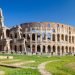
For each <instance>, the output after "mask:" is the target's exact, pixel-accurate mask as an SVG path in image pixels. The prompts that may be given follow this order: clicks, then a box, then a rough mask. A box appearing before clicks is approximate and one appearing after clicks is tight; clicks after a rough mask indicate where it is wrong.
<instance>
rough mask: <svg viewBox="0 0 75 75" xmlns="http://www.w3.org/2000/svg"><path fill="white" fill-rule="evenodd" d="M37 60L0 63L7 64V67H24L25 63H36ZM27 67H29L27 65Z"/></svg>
mask: <svg viewBox="0 0 75 75" xmlns="http://www.w3.org/2000/svg"><path fill="white" fill-rule="evenodd" d="M34 62H35V61H22V62H21V61H20V62H16V63H11V64H2V63H1V64H0V66H5V67H11V68H24V67H23V65H25V64H31V63H34ZM26 68H27V67H26Z"/></svg>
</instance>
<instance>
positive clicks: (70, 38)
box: [32, 33, 75, 43]
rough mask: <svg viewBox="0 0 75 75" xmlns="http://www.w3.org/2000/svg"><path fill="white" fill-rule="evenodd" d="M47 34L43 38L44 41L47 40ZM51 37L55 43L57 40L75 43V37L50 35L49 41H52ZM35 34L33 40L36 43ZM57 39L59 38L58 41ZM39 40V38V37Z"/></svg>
mask: <svg viewBox="0 0 75 75" xmlns="http://www.w3.org/2000/svg"><path fill="white" fill-rule="evenodd" d="M40 36H41V35H39V37H40ZM46 36H47V35H46V34H45V35H44V36H43V38H42V39H44V40H45V39H46ZM51 36H52V41H55V40H57V41H60V40H63V41H69V43H71V42H72V43H74V38H75V37H74V36H68V35H64V34H61V35H60V34H57V36H56V34H52V35H51V34H50V36H49V35H48V36H47V38H49V39H48V40H51ZM60 36H61V38H60ZM35 37H36V36H35V34H34V33H33V34H32V40H33V41H35ZM56 37H57V39H56ZM37 38H38V37H37Z"/></svg>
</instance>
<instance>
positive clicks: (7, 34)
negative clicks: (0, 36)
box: [6, 29, 10, 37]
mask: <svg viewBox="0 0 75 75" xmlns="http://www.w3.org/2000/svg"><path fill="white" fill-rule="evenodd" d="M9 34H10V30H8V29H7V30H6V36H7V37H9Z"/></svg>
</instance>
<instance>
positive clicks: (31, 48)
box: [30, 44, 32, 53]
mask: <svg viewBox="0 0 75 75" xmlns="http://www.w3.org/2000/svg"><path fill="white" fill-rule="evenodd" d="M30 48H31V53H32V44H30Z"/></svg>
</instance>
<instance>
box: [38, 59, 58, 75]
mask: <svg viewBox="0 0 75 75" xmlns="http://www.w3.org/2000/svg"><path fill="white" fill-rule="evenodd" d="M54 61H59V60H52V61H47V62H43V63H41V64H40V65H38V70H39V72H40V73H41V74H42V75H52V74H51V73H50V72H48V71H47V70H46V69H45V65H46V64H48V63H50V62H54Z"/></svg>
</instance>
